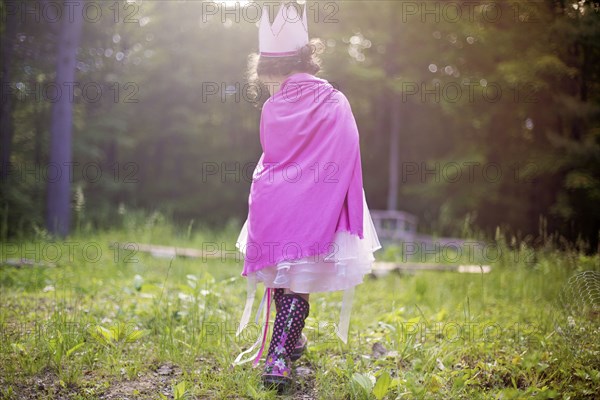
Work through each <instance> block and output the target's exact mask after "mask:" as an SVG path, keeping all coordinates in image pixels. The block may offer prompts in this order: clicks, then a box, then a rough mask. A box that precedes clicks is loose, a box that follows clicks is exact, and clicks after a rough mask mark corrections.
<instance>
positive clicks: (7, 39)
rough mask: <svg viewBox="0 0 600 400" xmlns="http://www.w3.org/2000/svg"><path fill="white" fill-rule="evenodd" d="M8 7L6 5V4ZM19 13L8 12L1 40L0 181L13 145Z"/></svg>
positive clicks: (7, 166) (6, 172)
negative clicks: (14, 58)
mask: <svg viewBox="0 0 600 400" xmlns="http://www.w3.org/2000/svg"><path fill="white" fill-rule="evenodd" d="M5 7H6V6H5ZM17 15H18V14H17V13H16V12H15V13H9V12H7V13H6V17H5V18H6V20H5V21H6V27H5V30H4V34H3V35H2V39H1V42H0V48H1V52H2V77H0V88H1V89H0V90H1V92H2V96H0V97H1V98H0V182H4V180H5V179H6V178H7V176H8V170H9V163H10V151H11V145H12V136H13V125H12V94H11V90H9V88H10V87H11V86H12V82H11V75H12V74H11V66H12V63H11V61H12V55H13V52H14V43H15V35H16V34H17V24H18V20H17Z"/></svg>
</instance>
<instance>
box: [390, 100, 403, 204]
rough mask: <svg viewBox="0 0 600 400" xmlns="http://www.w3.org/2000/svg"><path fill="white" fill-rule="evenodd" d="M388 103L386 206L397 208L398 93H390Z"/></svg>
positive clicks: (398, 163) (398, 161)
mask: <svg viewBox="0 0 600 400" xmlns="http://www.w3.org/2000/svg"><path fill="white" fill-rule="evenodd" d="M390 103H391V107H390V118H391V123H390V174H389V175H390V180H389V185H388V188H389V192H388V201H387V208H388V210H397V209H398V183H399V176H398V173H399V168H400V122H401V121H400V94H398V93H392V95H391V102H390Z"/></svg>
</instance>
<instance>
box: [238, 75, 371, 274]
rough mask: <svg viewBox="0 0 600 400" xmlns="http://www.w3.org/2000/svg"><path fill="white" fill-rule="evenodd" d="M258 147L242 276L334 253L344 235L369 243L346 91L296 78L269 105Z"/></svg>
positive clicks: (353, 123) (309, 78) (355, 133)
mask: <svg viewBox="0 0 600 400" xmlns="http://www.w3.org/2000/svg"><path fill="white" fill-rule="evenodd" d="M260 142H261V145H262V150H263V153H262V155H261V157H260V159H259V162H258V165H257V166H256V169H255V170H254V174H253V182H252V186H251V189H250V195H249V198H248V206H249V211H248V220H249V223H250V224H249V226H250V229H249V231H248V243H247V246H246V249H245V251H246V255H245V257H244V269H243V272H242V275H243V276H246V275H247V274H248V273H251V272H255V271H257V270H260V269H262V268H264V267H267V266H270V265H275V264H277V263H279V262H282V261H285V260H293V259H298V258H303V257H310V256H315V257H316V256H317V255H320V254H324V253H329V254H332V253H334V252H335V250H336V249H335V248H334V246H332V245H333V244H334V243H333V238H334V235H335V233H336V232H338V231H347V232H350V233H351V234H354V235H358V237H359V238H361V239H362V238H363V197H362V196H363V192H362V189H363V182H362V169H361V160H360V148H359V134H358V128H357V126H356V121H355V119H354V116H353V115H352V110H351V108H350V104H349V102H348V100H347V99H346V97H345V96H344V95H343V93H341V92H340V91H338V90H336V89H334V88H333V86H332V85H331V84H329V83H328V82H327V81H326V80H323V79H320V78H317V77H315V76H313V75H310V74H306V73H298V74H294V75H291V76H290V77H288V78H287V79H286V80H285V81H284V82H283V84H282V86H281V89H280V91H279V92H278V93H276V94H275V95H274V96H271V98H270V99H269V100H267V102H266V103H265V105H264V107H263V110H262V115H261V122H260Z"/></svg>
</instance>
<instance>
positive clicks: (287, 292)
mask: <svg viewBox="0 0 600 400" xmlns="http://www.w3.org/2000/svg"><path fill="white" fill-rule="evenodd" d="M284 293H285V294H296V295H298V296H300V297H302V298H303V299H304V300H306V301H308V297H309V295H308V293H296V292H292V291H291V290H290V289H285V292H284Z"/></svg>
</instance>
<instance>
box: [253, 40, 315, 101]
mask: <svg viewBox="0 0 600 400" xmlns="http://www.w3.org/2000/svg"><path fill="white" fill-rule="evenodd" d="M324 47H325V46H324V45H323V42H321V40H319V39H312V40H311V41H310V42H309V43H308V44H307V45H305V46H304V47H302V48H301V49H300V50H299V51H298V54H296V55H293V56H288V57H261V56H260V55H259V54H257V53H253V54H250V56H248V69H247V72H246V75H247V78H248V83H249V84H250V85H249V92H250V93H249V94H250V97H251V98H254V99H255V100H256V103H257V105H259V106H260V105H262V103H264V101H263V100H266V99H267V98H268V94H267V93H265V92H267V90H266V87H265V85H264V84H263V82H262V81H261V79H260V77H266V76H268V75H272V76H287V75H291V74H292V73H297V72H305V73H308V74H311V75H316V74H317V73H318V72H319V71H321V59H320V57H319V54H321V53H322V52H323V49H324Z"/></svg>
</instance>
